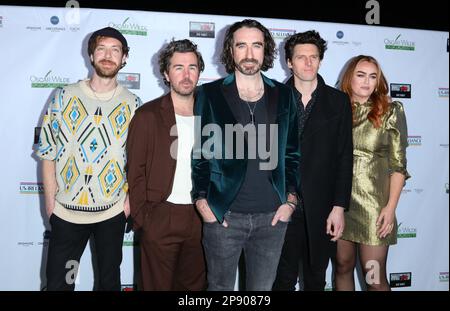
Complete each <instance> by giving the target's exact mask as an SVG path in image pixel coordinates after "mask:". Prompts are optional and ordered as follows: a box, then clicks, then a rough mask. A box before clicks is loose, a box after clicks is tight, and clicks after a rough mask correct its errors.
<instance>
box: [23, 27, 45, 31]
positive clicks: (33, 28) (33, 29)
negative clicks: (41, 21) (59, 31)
mask: <svg viewBox="0 0 450 311" xmlns="http://www.w3.org/2000/svg"><path fill="white" fill-rule="evenodd" d="M25 29H26V30H31V31H38V30H42V27H41V26H27V27H25Z"/></svg>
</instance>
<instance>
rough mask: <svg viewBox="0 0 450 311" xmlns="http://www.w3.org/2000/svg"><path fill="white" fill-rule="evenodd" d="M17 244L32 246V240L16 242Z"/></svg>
mask: <svg viewBox="0 0 450 311" xmlns="http://www.w3.org/2000/svg"><path fill="white" fill-rule="evenodd" d="M17 245H19V246H24V247H29V246H33V245H34V242H17Z"/></svg>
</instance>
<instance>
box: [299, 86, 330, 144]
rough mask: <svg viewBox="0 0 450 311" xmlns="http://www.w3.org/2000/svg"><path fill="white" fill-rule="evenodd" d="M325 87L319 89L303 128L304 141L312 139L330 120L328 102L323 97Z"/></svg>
mask: <svg viewBox="0 0 450 311" xmlns="http://www.w3.org/2000/svg"><path fill="white" fill-rule="evenodd" d="M322 90H323V88H321V89H319V92H318V94H317V98H316V102H315V103H314V107H313V109H312V111H311V115H310V116H309V119H308V121H306V124H305V128H304V130H303V135H302V141H306V140H308V139H310V138H311V137H312V136H313V135H314V134H315V133H316V132H317V131H318V130H320V129H321V128H322V127H323V126H325V125H326V124H327V122H328V120H329V111H328V109H327V105H328V103H327V102H326V101H324V98H323V92H322Z"/></svg>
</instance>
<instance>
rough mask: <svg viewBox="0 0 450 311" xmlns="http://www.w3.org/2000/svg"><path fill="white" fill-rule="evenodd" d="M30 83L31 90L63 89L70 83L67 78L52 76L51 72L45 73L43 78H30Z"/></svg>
mask: <svg viewBox="0 0 450 311" xmlns="http://www.w3.org/2000/svg"><path fill="white" fill-rule="evenodd" d="M30 81H31V87H32V88H56V87H63V86H65V85H67V84H69V83H70V79H69V78H64V77H61V76H57V75H53V74H52V70H50V71H49V72H47V74H46V75H45V76H43V77H39V76H34V75H33V76H30Z"/></svg>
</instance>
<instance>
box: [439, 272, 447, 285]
mask: <svg viewBox="0 0 450 311" xmlns="http://www.w3.org/2000/svg"><path fill="white" fill-rule="evenodd" d="M439 282H445V283H448V272H439Z"/></svg>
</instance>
